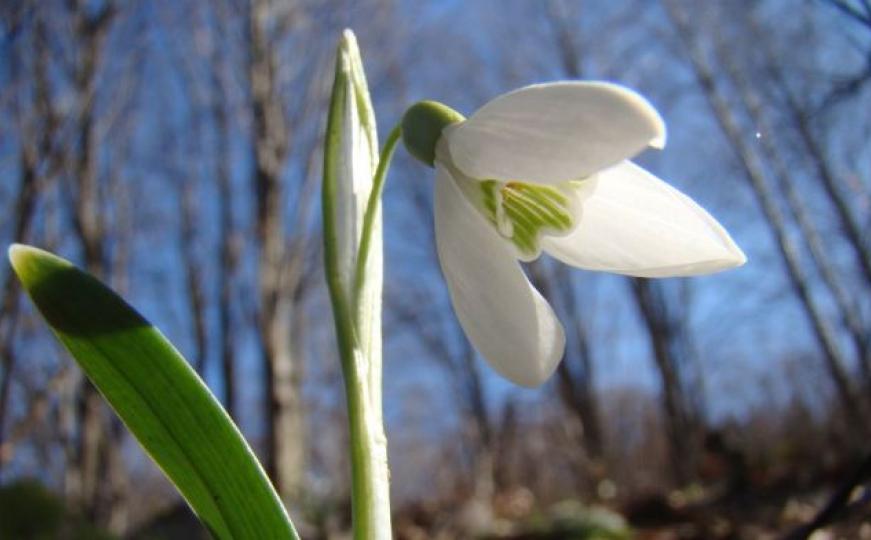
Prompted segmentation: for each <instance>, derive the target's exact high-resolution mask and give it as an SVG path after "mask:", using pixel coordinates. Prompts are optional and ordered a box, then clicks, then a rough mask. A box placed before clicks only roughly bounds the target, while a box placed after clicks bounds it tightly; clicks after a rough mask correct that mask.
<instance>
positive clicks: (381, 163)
mask: <svg viewBox="0 0 871 540" xmlns="http://www.w3.org/2000/svg"><path fill="white" fill-rule="evenodd" d="M400 137H402V125H401V124H397V125H395V126H394V127H393V129H392V130H390V134H389V135H387V141H386V142H385V143H384V148H383V149H382V150H381V156H380V157H379V158H378V168H377V169H376V170H375V176H374V177H373V178H372V191H371V193H369V201H368V202H367V204H366V214H365V215H364V216H363V231H362V233H361V235H360V251H359V252H358V253H357V270H356V272H355V273H354V276H355V281H354V305H355V306H357V305H359V301H360V294H361V291H362V290H363V280H364V278H365V276H366V261H367V259H368V258H369V246H370V245H371V244H372V224H373V223H374V222H375V216H376V215H377V214H378V207H379V206H380V205H381V193H382V191H384V179H385V178H386V177H387V170H388V169H389V168H390V161H391V160H392V159H393V152H394V151H395V150H396V145H397V143H399V139H400Z"/></svg>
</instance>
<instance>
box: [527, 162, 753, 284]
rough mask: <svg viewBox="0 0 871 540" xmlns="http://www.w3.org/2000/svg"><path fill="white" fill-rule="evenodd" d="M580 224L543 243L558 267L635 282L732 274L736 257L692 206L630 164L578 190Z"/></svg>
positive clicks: (721, 233) (739, 256) (719, 230)
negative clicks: (610, 274) (634, 279)
mask: <svg viewBox="0 0 871 540" xmlns="http://www.w3.org/2000/svg"><path fill="white" fill-rule="evenodd" d="M579 189H580V190H581V199H582V203H581V215H580V224H579V225H578V227H577V228H576V229H575V230H574V231H573V232H572V233H571V234H569V235H568V236H564V237H561V238H557V237H548V238H545V239H543V241H542V242H543V244H542V245H543V247H544V250H545V251H546V252H548V253H550V254H551V255H553V256H554V257H556V258H558V259H560V260H561V261H563V262H565V263H567V264H570V265H573V266H578V267H580V268H586V269H588V270H604V271H608V272H615V273H618V274H627V275H630V276H640V277H668V276H690V275H697V274H708V273H712V272H717V271H720V270H726V269H728V268H734V267H736V266H740V265H742V264H744V262H746V260H747V258H746V257H745V256H744V253H743V252H742V251H741V249H740V248H738V246H737V245H735V242H733V241H732V238H730V237H729V233H727V232H726V231H725V229H723V227H722V226H721V225H720V224H719V223H717V221H716V220H715V219H714V218H713V217H711V215H710V214H708V212H706V211H705V209H704V208H702V207H701V206H699V205H698V204H696V203H695V202H694V201H693V200H692V199H690V198H689V197H687V196H686V195H684V194H683V193H681V192H680V191H678V190H677V189H675V188H673V187H671V186H670V185H668V184H666V183H665V182H663V181H662V180H660V179H659V178H657V177H656V176H654V175H653V174H651V173H649V172H647V171H646V170H644V169H642V168H641V167H639V166H637V165H635V164H634V163H631V162H628V161H627V162H625V163H622V164H620V165H617V166H615V167H612V168H610V169H607V170H604V171H602V172H601V173H599V174H597V175H596V176H594V177H593V178H590V179H589V180H585V181H583V182H581V185H580V188H579Z"/></svg>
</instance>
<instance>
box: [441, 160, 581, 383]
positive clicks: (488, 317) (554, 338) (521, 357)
mask: <svg viewBox="0 0 871 540" xmlns="http://www.w3.org/2000/svg"><path fill="white" fill-rule="evenodd" d="M436 169H437V171H438V174H437V177H436V187H435V230H436V245H437V248H438V254H439V261H440V262H441V267H442V272H443V273H444V276H445V280H446V281H447V283H448V290H449V291H450V296H451V301H452V302H453V305H454V310H455V311H456V313H457V317H458V318H459V320H460V324H461V325H462V326H463V329H464V330H465V331H466V335H467V336H468V337H469V340H470V341H471V342H472V345H474V346H475V349H477V350H478V352H479V353H481V355H482V356H483V357H484V358H485V359H486V360H487V361H488V362H489V363H490V365H491V366H493V368H494V369H495V370H496V371H498V372H499V373H500V374H502V375H504V376H505V377H507V378H508V379H510V380H512V381H513V382H515V383H517V384H519V385H522V386H530V387H532V386H538V385H540V384H542V383H543V382H544V381H545V380H546V379H547V378H548V377H549V376H550V375H551V374H552V373H553V371H554V370H555V369H556V366H557V364H558V363H559V361H560V359H561V358H562V355H563V351H564V349H565V334H564V333H563V328H562V325H560V322H559V321H558V320H557V318H556V316H555V315H554V313H553V310H552V309H551V308H550V306H549V305H548V303H547V301H545V300H544V298H542V296H541V295H540V294H539V293H538V291H536V290H535V288H534V287H533V286H532V284H531V283H530V282H529V280H528V279H527V278H526V275H524V273H523V270H522V269H521V268H520V264H519V263H518V262H517V260H516V259H515V258H514V254H513V251H512V250H511V249H510V247H509V246H508V244H507V242H506V241H505V240H504V239H502V238H501V237H500V236H499V235H498V234H497V233H496V232H495V231H494V230H493V228H492V227H491V226H490V225H489V224H488V223H487V222H486V221H485V220H484V218H483V217H482V216H481V215H480V214H479V213H478V211H477V210H475V209H474V208H473V207H472V205H471V204H470V203H469V202H468V201H467V200H466V199H465V197H464V196H463V194H462V193H461V191H460V189H459V187H458V186H457V184H456V183H455V180H454V179H453V178H452V177H451V175H450V173H448V171H447V169H445V167H443V166H442V165H441V164H439V163H438V162H436Z"/></svg>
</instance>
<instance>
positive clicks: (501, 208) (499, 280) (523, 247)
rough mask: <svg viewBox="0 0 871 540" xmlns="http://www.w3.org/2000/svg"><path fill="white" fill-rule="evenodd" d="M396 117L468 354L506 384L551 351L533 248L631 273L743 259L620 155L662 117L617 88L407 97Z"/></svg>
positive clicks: (703, 216)
mask: <svg viewBox="0 0 871 540" xmlns="http://www.w3.org/2000/svg"><path fill="white" fill-rule="evenodd" d="M402 129H403V140H404V142H405V145H406V147H407V148H408V150H409V152H410V153H412V154H413V155H414V156H415V157H417V158H418V159H420V160H422V161H424V162H425V163H427V164H429V165H430V166H434V167H435V169H436V182H435V232H436V243H437V250H438V256H439V261H440V263H441V267H442V273H443V274H444V277H445V280H446V281H447V284H448V289H449V292H450V297H451V301H452V303H453V306H454V310H455V311H456V313H457V317H458V318H459V320H460V323H461V324H462V326H463V329H464V330H465V332H466V334H467V335H468V337H469V339H470V341H471V342H472V344H473V345H474V346H475V348H476V349H477V350H478V352H479V353H480V354H481V355H482V356H483V357H484V358H485V359H486V360H487V361H488V362H489V363H490V364H491V365H492V366H493V368H495V370H496V371H498V372H499V373H501V374H502V375H504V376H505V377H507V378H508V379H510V380H512V381H514V382H515V383H517V384H520V385H523V386H530V387H534V386H537V385H540V384H542V383H543V382H544V381H545V380H546V379H547V378H548V377H549V376H550V375H551V374H552V373H553V371H554V370H555V369H556V366H557V364H558V363H559V361H560V359H561V358H562V356H563V351H564V349H565V335H564V333H563V328H562V325H561V324H560V322H559V321H558V320H557V318H556V316H555V315H554V312H553V310H552V309H551V307H550V305H548V303H547V301H546V300H545V299H544V298H543V297H542V296H541V294H539V292H538V291H537V290H536V289H535V288H534V287H533V286H532V284H531V283H530V282H529V280H528V279H527V277H526V275H525V274H524V272H523V270H522V268H521V265H520V263H519V261H524V262H525V261H532V260H534V259H536V258H538V257H539V255H540V254H541V253H542V251H544V252H546V253H548V254H550V255H551V256H553V257H555V258H557V259H559V260H560V261H562V262H564V263H566V264H569V265H572V266H576V267H578V268H584V269H588V270H600V271H607V272H614V273H618V274H625V275H629V276H641V277H668V276H691V275H699V274H708V273H711V272H717V271H720V270H725V269H727V268H734V267H736V266H740V265H741V264H743V263H744V262H745V261H746V258H745V256H744V254H743V253H742V252H741V250H740V249H739V248H738V246H736V245H735V243H734V242H733V241H732V239H731V238H730V237H729V234H728V233H727V232H726V231H725V230H724V229H723V227H722V226H721V225H720V224H719V223H717V221H716V220H715V219H714V218H713V217H711V215H710V214H708V213H707V212H706V211H705V210H704V209H703V208H701V207H700V206H699V205H698V204H696V203H695V202H693V201H692V200H691V199H690V198H689V197H687V196H686V195H684V194H683V193H681V192H680V191H678V190H677V189H675V188H673V187H671V186H669V185H668V184H666V183H665V182H663V181H662V180H660V179H659V178H657V177H656V176H654V175H653V174H651V173H649V172H648V171H646V170H644V169H643V168H641V167H639V166H638V165H635V164H634V163H632V162H630V161H628V159H629V158H631V157H632V156H634V155H635V154H637V153H638V152H640V151H642V150H643V149H644V148H646V147H647V146H652V147H654V148H662V147H663V146H664V144H665V125H664V123H663V121H662V118H661V117H660V116H659V114H658V113H657V111H656V110H655V109H654V108H653V106H652V105H651V104H650V103H649V102H647V100H645V99H644V98H643V97H641V96H640V95H638V94H637V93H635V92H633V91H631V90H629V89H627V88H624V87H622V86H618V85H615V84H609V83H603V82H556V83H550V84H541V85H534V86H528V87H525V88H521V89H519V90H516V91H514V92H510V93H508V94H504V95H502V96H499V97H497V98H496V99H494V100H493V101H491V102H489V103H487V104H486V105H484V106H483V107H482V108H481V109H480V110H478V111H477V112H475V113H474V114H473V115H472V116H471V117H470V118H469V119H468V120H466V119H464V118H463V117H462V116H461V115H460V114H459V113H457V112H456V111H453V110H452V109H450V108H448V107H446V106H445V105H442V104H439V103H435V102H428V101H427V102H420V103H418V104H416V105H414V106H412V107H411V108H410V109H409V110H408V111H407V112H406V114H405V116H404V117H403V122H402Z"/></svg>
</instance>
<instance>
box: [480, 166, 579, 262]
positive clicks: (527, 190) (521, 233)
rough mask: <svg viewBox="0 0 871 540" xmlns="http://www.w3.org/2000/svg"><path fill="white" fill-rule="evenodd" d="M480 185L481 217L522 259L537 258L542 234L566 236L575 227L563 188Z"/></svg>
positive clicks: (531, 185)
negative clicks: (516, 250)
mask: <svg viewBox="0 0 871 540" xmlns="http://www.w3.org/2000/svg"><path fill="white" fill-rule="evenodd" d="M479 186H480V189H481V194H482V197H481V199H480V201H481V209H482V210H483V214H484V216H485V217H486V218H487V220H488V221H489V222H490V223H492V224H493V226H494V227H495V228H496V230H497V231H498V232H499V234H500V235H501V236H502V237H503V238H505V239H507V240H510V241H511V243H513V244H514V246H515V247H516V248H517V249H518V251H519V252H520V254H521V256H522V258H524V259H527V260H531V259H534V258H535V257H537V256H538V254H539V251H540V249H539V240H540V238H541V235H542V234H544V233H547V234H555V235H562V234H567V233H569V232H570V231H571V230H572V228H573V226H574V220H573V219H572V211H571V199H570V196H569V195H567V194H566V193H565V192H564V190H563V189H560V188H558V187H551V186H543V185H538V184H526V183H523V182H499V181H496V180H485V181H483V182H480V184H479ZM566 187H567V188H568V189H571V186H568V185H567V186H566Z"/></svg>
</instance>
